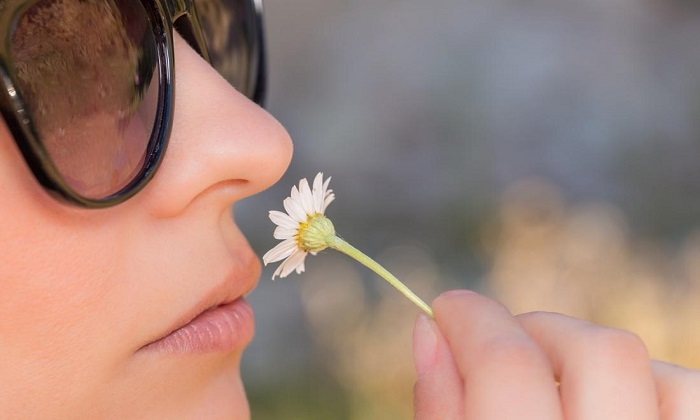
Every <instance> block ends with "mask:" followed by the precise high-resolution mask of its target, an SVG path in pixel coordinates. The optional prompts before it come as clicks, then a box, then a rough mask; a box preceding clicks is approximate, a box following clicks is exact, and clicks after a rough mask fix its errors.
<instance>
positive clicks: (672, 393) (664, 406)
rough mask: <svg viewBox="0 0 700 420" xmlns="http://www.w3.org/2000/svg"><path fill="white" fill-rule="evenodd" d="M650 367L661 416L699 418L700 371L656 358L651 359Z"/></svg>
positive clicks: (675, 419) (678, 419)
mask: <svg viewBox="0 0 700 420" xmlns="http://www.w3.org/2000/svg"><path fill="white" fill-rule="evenodd" d="M651 368H652V371H653V372H654V378H655V379H656V393H657V395H658V397H659V412H660V414H661V418H662V419H664V420H685V419H697V418H700V372H699V371H697V370H691V369H686V368H683V367H680V366H676V365H672V364H670V363H665V362H659V361H656V360H654V361H652V363H651Z"/></svg>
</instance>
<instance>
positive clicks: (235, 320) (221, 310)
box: [143, 298, 255, 354]
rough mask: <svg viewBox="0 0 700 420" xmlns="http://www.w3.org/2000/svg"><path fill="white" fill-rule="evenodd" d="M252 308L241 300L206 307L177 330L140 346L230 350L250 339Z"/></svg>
mask: <svg viewBox="0 0 700 420" xmlns="http://www.w3.org/2000/svg"><path fill="white" fill-rule="evenodd" d="M254 331H255V321H254V318H253V310H252V309H251V307H250V305H249V304H248V302H246V300H245V299H243V298H239V299H236V300H235V301H233V302H231V303H227V304H225V305H220V306H217V307H215V308H212V309H209V310H207V311H205V312H203V313H201V314H199V315H198V316H197V317H196V318H194V319H193V320H192V321H190V322H189V323H188V324H187V325H184V326H182V327H180V328H178V329H177V330H175V331H173V332H171V333H170V334H168V335H167V336H165V337H163V338H161V339H160V340H158V341H154V342H152V343H150V344H148V345H147V346H145V347H144V348H143V350H147V351H157V352H160V353H169V354H186V353H230V352H232V351H236V350H242V349H243V348H244V347H245V346H246V345H248V343H250V341H251V340H252V339H253V332H254Z"/></svg>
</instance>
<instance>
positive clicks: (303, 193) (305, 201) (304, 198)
mask: <svg viewBox="0 0 700 420" xmlns="http://www.w3.org/2000/svg"><path fill="white" fill-rule="evenodd" d="M299 198H300V199H301V206H302V207H303V208H304V212H305V213H306V214H309V215H311V214H314V197H313V195H312V194H311V188H309V181H307V180H306V178H304V179H302V180H301V181H299Z"/></svg>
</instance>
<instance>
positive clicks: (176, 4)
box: [163, 0, 192, 21]
mask: <svg viewBox="0 0 700 420" xmlns="http://www.w3.org/2000/svg"><path fill="white" fill-rule="evenodd" d="M163 4H164V5H165V7H166V8H167V9H168V11H169V12H170V16H171V17H172V20H173V21H174V20H176V19H178V18H179V17H181V16H183V15H186V14H188V13H190V11H191V10H192V0H164V1H163Z"/></svg>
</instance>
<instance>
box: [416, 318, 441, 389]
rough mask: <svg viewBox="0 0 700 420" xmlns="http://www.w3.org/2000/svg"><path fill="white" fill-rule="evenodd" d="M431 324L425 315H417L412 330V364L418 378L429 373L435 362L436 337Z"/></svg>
mask: <svg viewBox="0 0 700 420" xmlns="http://www.w3.org/2000/svg"><path fill="white" fill-rule="evenodd" d="M433 328H434V327H433V325H432V322H431V321H430V320H429V319H428V316H427V315H425V314H419V315H418V319H417V320H416V325H415V327H414V328H413V363H414V364H415V365H416V372H417V373H418V376H421V375H423V374H424V373H425V372H427V371H429V370H430V369H431V368H432V367H433V365H435V362H436V360H437V344H438V343H437V335H435V330H434V329H433Z"/></svg>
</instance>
